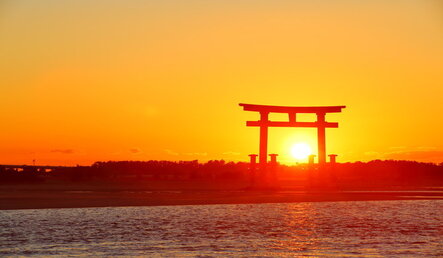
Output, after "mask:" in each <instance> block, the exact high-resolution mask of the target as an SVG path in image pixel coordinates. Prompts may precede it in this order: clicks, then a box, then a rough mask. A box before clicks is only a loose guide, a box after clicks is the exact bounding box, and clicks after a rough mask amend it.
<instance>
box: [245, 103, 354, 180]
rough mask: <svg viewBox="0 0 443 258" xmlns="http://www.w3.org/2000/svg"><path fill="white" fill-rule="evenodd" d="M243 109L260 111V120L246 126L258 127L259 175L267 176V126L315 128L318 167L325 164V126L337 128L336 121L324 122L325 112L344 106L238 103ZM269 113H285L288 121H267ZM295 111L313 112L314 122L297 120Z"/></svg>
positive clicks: (337, 110)
mask: <svg viewBox="0 0 443 258" xmlns="http://www.w3.org/2000/svg"><path fill="white" fill-rule="evenodd" d="M239 105H240V106H242V107H243V110H245V111H255V112H259V113H260V120H258V121H247V122H246V126H257V127H260V150H259V164H260V170H261V173H260V174H261V175H262V176H263V177H264V178H266V177H267V167H268V166H267V165H268V164H267V156H268V128H269V127H313V128H317V145H318V146H317V147H318V163H319V164H320V167H321V166H323V165H324V164H326V128H338V123H331V122H326V114H327V113H340V112H341V110H342V109H343V108H345V107H346V106H321V107H288V106H267V105H252V104H242V103H240V104H239ZM270 113H286V114H288V121H269V114H270ZM297 113H311V114H312V113H313V114H316V115H317V121H315V122H298V121H297Z"/></svg>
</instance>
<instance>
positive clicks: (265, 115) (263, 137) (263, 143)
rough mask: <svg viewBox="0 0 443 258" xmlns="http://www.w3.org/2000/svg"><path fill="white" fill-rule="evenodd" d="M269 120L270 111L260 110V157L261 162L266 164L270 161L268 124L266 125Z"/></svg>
mask: <svg viewBox="0 0 443 258" xmlns="http://www.w3.org/2000/svg"><path fill="white" fill-rule="evenodd" d="M268 121H269V112H260V122H261V126H260V152H259V157H258V159H259V162H260V164H266V163H267V161H268V160H267V159H268V126H266V123H267V122H268Z"/></svg>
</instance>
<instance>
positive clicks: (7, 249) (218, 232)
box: [0, 200, 443, 257]
mask: <svg viewBox="0 0 443 258" xmlns="http://www.w3.org/2000/svg"><path fill="white" fill-rule="evenodd" d="M442 211H443V201H440V200H430V201H422V200H416V201H369V202H323V203H289V204H288V203H284V204H283V203H282V204H239V205H191V206H162V207H118V208H79V209H41V210H9V211H0V255H2V256H3V255H42V256H46V255H57V256H61V255H66V256H68V255H69V256H70V255H87V256H90V255H96V256H109V255H120V256H136V255H144V256H147V255H148V256H155V255H158V256H197V255H209V256H294V255H300V256H303V255H306V256H310V255H313V256H321V255H327V256H357V257H361V256H365V255H366V256H375V257H377V256H390V257H392V256H411V257H417V256H443V244H442V241H443V238H442V237H443V215H442Z"/></svg>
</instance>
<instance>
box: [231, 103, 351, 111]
mask: <svg viewBox="0 0 443 258" xmlns="http://www.w3.org/2000/svg"><path fill="white" fill-rule="evenodd" d="M239 106H242V107H243V110H245V111H257V112H270V113H340V112H341V110H342V109H343V108H345V107H346V106H319V107H288V106H269V105H255V104H244V103H240V104H239Z"/></svg>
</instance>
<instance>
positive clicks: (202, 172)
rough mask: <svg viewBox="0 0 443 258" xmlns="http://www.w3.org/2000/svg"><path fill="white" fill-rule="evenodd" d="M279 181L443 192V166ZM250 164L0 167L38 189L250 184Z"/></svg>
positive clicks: (280, 171)
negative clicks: (58, 184)
mask: <svg viewBox="0 0 443 258" xmlns="http://www.w3.org/2000/svg"><path fill="white" fill-rule="evenodd" d="M276 171H277V176H278V178H280V180H281V181H282V182H283V181H285V180H286V181H293V182H296V183H297V184H299V185H304V184H306V182H307V181H309V178H310V177H312V175H316V176H317V177H318V178H320V179H322V178H323V179H327V180H331V181H332V182H334V183H336V184H337V185H340V186H345V187H347V188H349V187H351V186H352V187H356V188H358V187H367V186H373V187H377V186H443V163H441V164H434V163H421V162H415V161H394V160H386V161H381V160H375V161H370V162H354V163H336V164H333V165H331V164H329V165H328V166H327V167H326V168H325V169H323V170H319V169H318V168H315V167H312V166H309V165H307V164H303V165H296V166H287V165H279V166H278V167H277V169H276ZM252 173H253V171H251V170H250V166H249V163H245V162H237V163H235V162H225V161H223V160H213V161H208V162H206V163H199V162H198V161H197V160H194V161H177V162H173V161H155V160H151V161H107V162H96V163H94V164H93V165H92V166H82V167H80V166H79V167H60V168H55V169H53V170H51V171H49V172H48V171H45V170H44V169H38V168H34V167H32V166H28V167H25V168H23V169H12V168H9V169H8V168H7V167H2V166H0V183H21V182H23V183H30V182H34V183H38V182H45V181H51V180H52V181H65V182H88V181H95V182H97V181H119V182H128V181H144V180H147V181H156V180H175V181H192V180H203V181H205V180H206V181H228V182H229V181H248V180H250V179H251V177H252Z"/></svg>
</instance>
